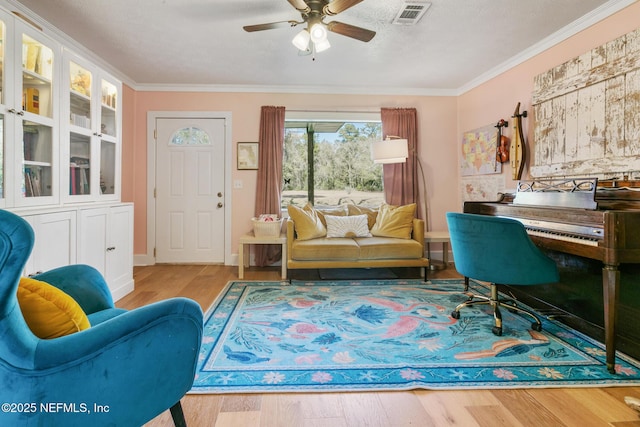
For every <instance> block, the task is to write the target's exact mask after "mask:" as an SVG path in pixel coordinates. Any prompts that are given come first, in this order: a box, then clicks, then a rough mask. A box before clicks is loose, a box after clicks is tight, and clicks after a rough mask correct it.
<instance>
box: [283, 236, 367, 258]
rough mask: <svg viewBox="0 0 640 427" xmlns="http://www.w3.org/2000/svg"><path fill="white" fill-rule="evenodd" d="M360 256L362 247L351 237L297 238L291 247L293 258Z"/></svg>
mask: <svg viewBox="0 0 640 427" xmlns="http://www.w3.org/2000/svg"><path fill="white" fill-rule="evenodd" d="M365 239H370V237H365ZM359 257H360V247H359V246H358V244H357V243H356V242H355V241H354V239H351V238H349V237H341V238H340V237H339V238H334V239H327V238H321V239H313V240H302V241H301V240H295V241H294V242H293V245H292V247H291V259H295V260H305V261H307V260H308V261H315V260H335V259H339V260H357V259H358V258H359Z"/></svg>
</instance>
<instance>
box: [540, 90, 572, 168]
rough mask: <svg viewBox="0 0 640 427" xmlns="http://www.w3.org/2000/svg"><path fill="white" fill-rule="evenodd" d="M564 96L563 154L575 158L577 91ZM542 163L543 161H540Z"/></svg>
mask: <svg viewBox="0 0 640 427" xmlns="http://www.w3.org/2000/svg"><path fill="white" fill-rule="evenodd" d="M563 98H565V104H566V105H567V114H566V115H565V117H566V120H565V121H566V123H565V129H566V130H567V131H566V133H565V143H564V146H565V150H566V152H567V154H566V156H565V162H566V161H567V160H566V158H567V157H569V158H571V159H575V158H576V156H577V155H578V107H579V105H578V92H571V93H568V94H567V95H566V96H564V97H563ZM541 164H544V163H541Z"/></svg>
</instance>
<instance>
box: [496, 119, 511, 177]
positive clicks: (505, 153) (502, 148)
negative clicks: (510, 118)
mask: <svg viewBox="0 0 640 427" xmlns="http://www.w3.org/2000/svg"><path fill="white" fill-rule="evenodd" d="M507 126H509V122H507V121H506V120H504V119H500V121H499V122H498V123H497V124H496V125H495V127H497V128H498V138H497V141H496V142H497V146H496V162H498V163H506V162H508V161H509V138H507V137H506V136H504V135H503V134H502V128H506V127H507ZM496 167H497V165H496Z"/></svg>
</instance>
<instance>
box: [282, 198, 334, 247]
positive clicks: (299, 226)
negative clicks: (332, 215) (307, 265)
mask: <svg viewBox="0 0 640 427" xmlns="http://www.w3.org/2000/svg"><path fill="white" fill-rule="evenodd" d="M287 211H288V212H289V216H290V217H291V219H292V220H293V224H294V226H295V231H296V234H297V236H298V240H310V239H317V238H318V237H324V236H326V235H327V229H326V228H325V226H324V224H322V221H320V218H319V217H318V213H317V212H316V210H315V209H313V206H311V204H309V203H307V204H306V205H305V207H304V208H302V209H300V208H299V207H297V206H294V205H289V206H288V207H287Z"/></svg>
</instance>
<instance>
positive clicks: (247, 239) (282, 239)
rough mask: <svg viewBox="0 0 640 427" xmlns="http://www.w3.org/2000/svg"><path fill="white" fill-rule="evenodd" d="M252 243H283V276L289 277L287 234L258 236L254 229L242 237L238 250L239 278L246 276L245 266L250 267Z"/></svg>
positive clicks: (284, 277)
mask: <svg viewBox="0 0 640 427" xmlns="http://www.w3.org/2000/svg"><path fill="white" fill-rule="evenodd" d="M251 245H281V246H282V278H283V279H286V278H287V235H286V233H282V234H280V236H268V237H256V236H255V234H253V231H252V232H250V233H247V234H245V235H244V236H242V237H240V247H239V250H238V278H239V279H243V278H244V268H245V267H249V255H250V253H251V250H250V248H251Z"/></svg>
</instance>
